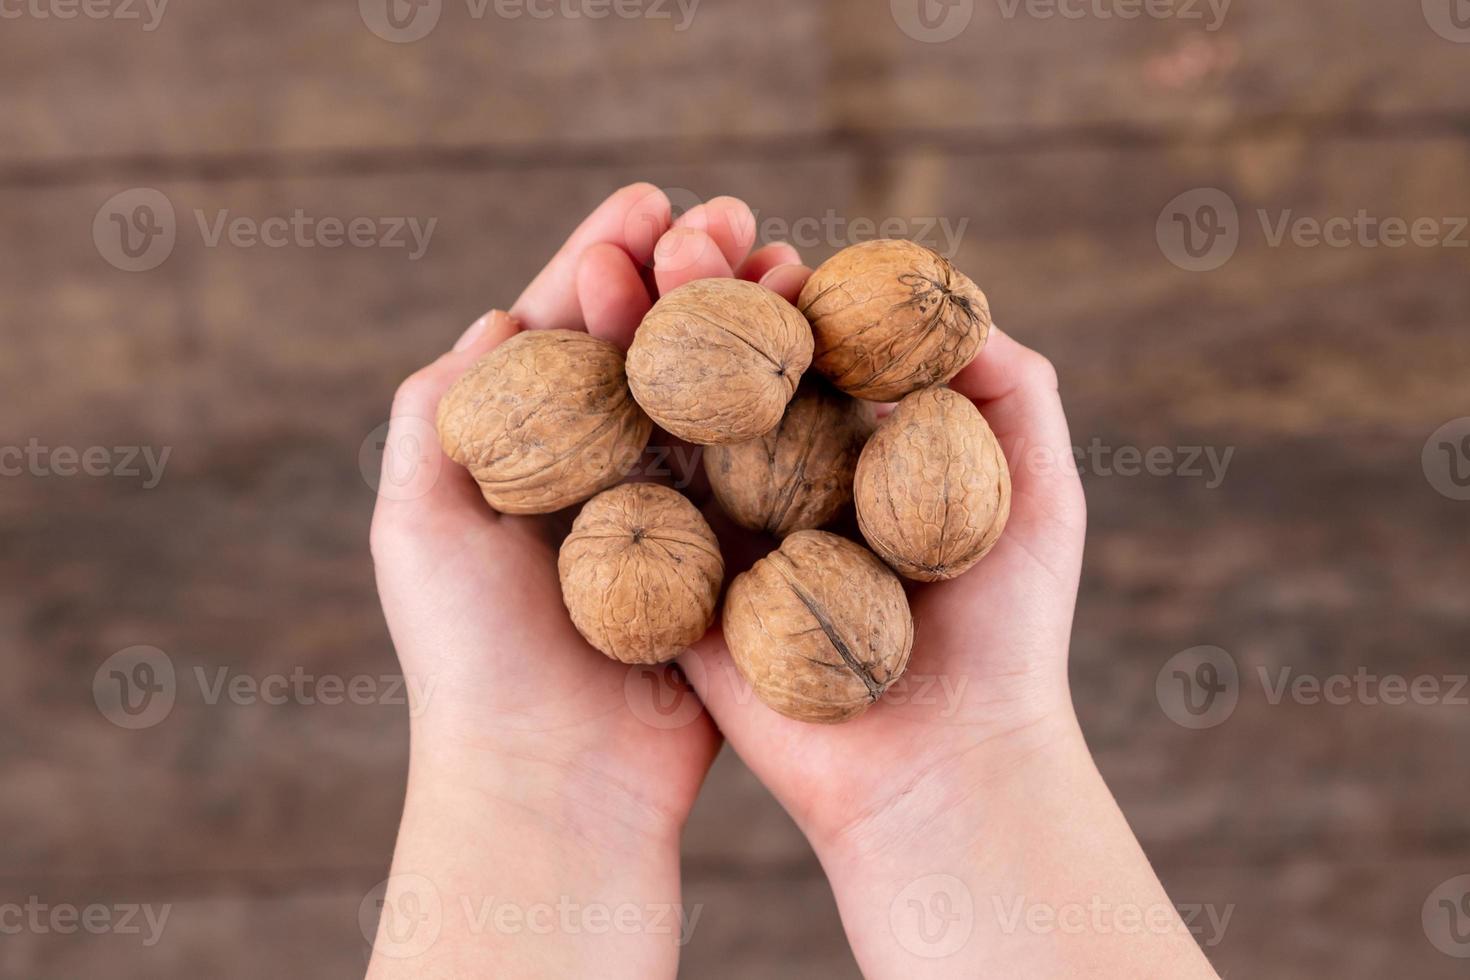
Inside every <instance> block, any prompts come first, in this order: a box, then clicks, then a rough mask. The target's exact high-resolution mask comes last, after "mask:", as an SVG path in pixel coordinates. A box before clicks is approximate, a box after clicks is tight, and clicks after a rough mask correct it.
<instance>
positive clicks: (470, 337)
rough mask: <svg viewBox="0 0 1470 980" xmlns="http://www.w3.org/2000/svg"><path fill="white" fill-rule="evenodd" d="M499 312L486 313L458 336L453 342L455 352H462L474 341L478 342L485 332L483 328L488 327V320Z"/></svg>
mask: <svg viewBox="0 0 1470 980" xmlns="http://www.w3.org/2000/svg"><path fill="white" fill-rule="evenodd" d="M499 312H500V311H499V310H496V311H494V312H491V313H486V314H485V315H484V316H482V317H480V319H478V320H476V321H475V322H474V323H472V324H470V328H469V329H468V330H466V331H465V332H464V333H462V334H460V335H459V339H458V340H456V341H455V342H454V350H455V352H456V353H457V352H459V351H462V350H464V349H465V348H467V347H469V346H470V345H471V344H473V343H474V342H475V341H477V340H479V339H480V335H481V334H483V333H484V332H485V328H486V327H488V326H489V325H490V318H491V317H492V316H494V315H495V314H496V313H499Z"/></svg>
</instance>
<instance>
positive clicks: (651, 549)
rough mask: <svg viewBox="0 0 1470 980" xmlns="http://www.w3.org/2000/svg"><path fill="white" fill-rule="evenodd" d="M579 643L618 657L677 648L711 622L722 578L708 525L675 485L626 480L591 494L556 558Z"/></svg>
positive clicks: (653, 656)
mask: <svg viewBox="0 0 1470 980" xmlns="http://www.w3.org/2000/svg"><path fill="white" fill-rule="evenodd" d="M557 569H558V571H559V572H560V573H561V594H562V598H563V600H564V601H565V602H566V606H567V611H568V612H570V613H571V615H572V623H573V624H574V625H575V626H576V627H577V631H578V632H580V633H581V634H582V635H583V636H584V637H586V639H587V642H588V643H591V644H592V645H593V646H595V647H596V648H597V649H599V650H601V651H602V652H603V653H605V654H607V655H608V656H609V657H611V658H613V659H614V660H620V661H622V662H623V663H625V664H656V663H662V662H664V661H665V660H671V659H673V658H674V657H676V656H678V655H679V654H680V653H681V652H682V651H683V650H684V649H685V648H686V647H687V646H689V644H691V643H693V642H694V641H696V640H698V639H699V638H700V637H701V636H703V635H704V633H705V631H706V630H708V629H709V627H710V624H711V623H712V622H714V618H715V603H716V600H717V599H718V598H719V594H720V584H721V583H722V582H723V581H724V578H725V562H724V559H723V558H721V557H720V545H719V542H718V541H716V540H715V535H714V532H713V531H711V530H710V527H709V525H708V524H707V523H705V520H704V518H703V517H702V516H701V515H700V513H699V511H698V510H696V509H695V507H694V505H693V504H691V503H690V502H689V501H688V500H686V499H685V498H684V496H683V495H682V494H680V493H679V492H678V491H676V490H670V489H669V488H668V487H664V486H659V485H657V484H653V483H625V484H623V485H622V486H618V487H614V488H613V489H611V490H605V491H603V492H602V493H600V494H598V495H597V496H596V497H593V498H592V499H591V500H589V501H588V502H587V505H586V506H585V507H583V508H582V513H581V514H579V515H577V520H576V521H575V522H574V523H573V524H572V533H571V534H570V535H568V537H567V539H566V541H565V542H563V543H562V546H561V554H560V555H559V557H558V558H557Z"/></svg>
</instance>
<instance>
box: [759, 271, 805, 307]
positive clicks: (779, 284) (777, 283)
mask: <svg viewBox="0 0 1470 980" xmlns="http://www.w3.org/2000/svg"><path fill="white" fill-rule="evenodd" d="M811 277H812V270H810V269H808V268H807V267H806V266H804V265H778V266H777V267H776V268H774V269H772V270H771V271H770V272H767V273H766V274H765V275H764V276H761V278H760V280H759V281H760V284H761V285H762V286H765V287H766V288H767V289H769V290H770V291H771V292H773V293H775V294H776V295H777V296H780V297H781V298H782V299H784V300H785V301H786V302H788V303H790V304H791V305H793V306H795V305H796V298H797V297H798V296H800V295H801V287H803V286H805V285H806V281H807V280H808V279H810V278H811Z"/></svg>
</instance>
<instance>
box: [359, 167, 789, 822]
mask: <svg viewBox="0 0 1470 980" xmlns="http://www.w3.org/2000/svg"><path fill="white" fill-rule="evenodd" d="M754 238H755V222H754V218H753V216H752V214H751V212H750V209H749V208H748V207H746V206H745V205H744V204H742V203H741V202H739V201H735V200H733V199H730V198H716V199H714V200H712V201H710V202H709V203H707V204H705V205H703V206H701V207H698V208H695V209H693V210H691V211H689V212H688V213H686V214H684V215H683V216H681V217H680V218H679V219H678V220H677V221H674V220H672V218H671V214H670V205H669V201H668V199H667V197H666V196H665V195H664V194H663V192H662V191H660V190H658V189H657V188H655V187H653V186H652V185H649V184H635V185H632V186H630V187H625V188H623V189H622V190H620V191H618V192H617V193H615V194H613V195H612V196H611V197H609V198H608V199H607V200H606V201H605V202H603V204H601V205H600V206H599V207H598V208H597V209H596V210H595V211H594V212H593V213H592V215H591V216H590V217H588V218H587V219H586V221H585V222H583V224H582V225H581V226H580V227H579V228H578V229H577V230H576V231H575V232H574V233H573V234H572V236H571V237H570V238H569V240H568V241H567V242H566V244H565V245H564V246H563V247H562V248H561V250H560V251H559V252H558V253H557V254H556V255H555V256H554V257H553V258H552V260H551V261H550V263H549V264H548V265H547V266H546V268H545V269H544V270H543V271H542V272H541V273H540V274H539V275H537V276H536V278H535V279H534V280H533V282H532V283H531V285H530V286H529V287H528V288H527V289H526V290H525V292H524V293H523V294H522V295H521V297H520V298H519V299H518V300H517V301H516V303H515V304H514V306H512V308H511V310H510V311H509V313H504V312H499V311H497V312H494V313H491V314H487V315H486V316H485V317H483V318H482V319H481V320H479V321H478V322H476V323H475V324H474V325H473V326H472V327H471V328H470V329H469V330H468V331H467V332H466V333H465V334H464V336H463V337H461V338H460V340H459V342H458V343H457V344H456V345H455V347H454V349H453V350H452V351H450V352H449V353H446V354H445V355H443V356H442V357H440V358H439V359H438V360H436V361H434V362H433V363H432V364H430V365H428V366H427V367H425V368H423V369H422V370H420V371H418V372H417V373H415V374H414V375H413V376H411V377H410V378H409V379H408V380H407V381H405V382H404V383H403V385H402V386H401V387H400V389H399V391H398V393H397V396H396V398H395V399H394V403H393V410H392V422H391V423H390V429H389V435H388V438H387V443H386V451H385V457H384V463H383V468H384V486H385V487H388V488H389V489H390V490H391V492H380V495H379V499H378V504H377V508H376V511H375V513H374V517H373V526H372V550H373V556H374V561H375V564H376V570H377V578H378V587H379V592H380V596H381V599H382V603H383V609H384V613H385V616H386V618H387V621H388V626H389V630H390V632H391V634H392V637H393V641H394V644H395V646H396V648H397V651H398V656H399V659H400V662H401V664H402V667H403V670H404V672H405V675H406V676H407V677H408V678H409V679H410V680H411V682H412V683H411V684H410V685H409V687H410V689H411V690H413V691H416V692H423V694H424V695H425V696H421V697H420V698H419V702H420V703H416V704H414V705H413V706H412V715H413V719H414V720H413V745H414V750H413V767H414V769H415V771H416V772H417V773H418V774H420V775H423V774H425V773H440V774H442V775H443V776H444V777H445V778H447V779H461V780H465V779H472V780H475V779H486V780H487V783H488V785H489V786H490V787H491V792H494V793H498V794H504V795H509V796H512V797H514V799H515V801H516V802H518V803H520V804H523V805H525V806H527V807H531V808H542V809H551V808H554V809H555V810H556V818H557V819H559V820H562V821H565V822H567V823H569V824H572V825H573V826H574V828H575V829H576V831H577V832H578V833H582V834H591V835H597V834H603V833H605V832H606V831H607V830H608V828H609V825H612V826H614V827H616V826H618V825H622V826H623V828H624V829H627V830H632V831H634V832H636V833H643V832H650V833H653V834H656V835H667V834H668V833H674V834H675V835H676V834H677V830H678V828H679V827H681V826H682V824H683V821H684V819H685V817H686V816H687V814H688V812H689V808H690V806H691V805H692V804H693V801H694V797H695V794H696V792H697V791H698V788H699V785H700V783H701V781H702V780H703V778H704V775H705V772H706V771H707V769H708V768H709V765H710V763H711V762H712V761H713V758H714V755H715V753H716V752H717V751H718V748H719V744H720V738H719V734H718V732H717V730H716V729H715V726H714V725H713V723H712V722H711V720H710V719H709V716H708V715H707V714H705V713H704V712H703V711H702V710H701V711H699V712H698V715H697V716H696V717H694V718H693V719H692V720H688V721H687V723H684V721H683V720H681V723H679V724H676V725H673V724H667V723H665V721H664V720H663V718H662V717H661V716H660V711H661V710H664V709H665V708H666V705H667V703H668V702H669V701H671V700H676V699H677V698H678V697H679V693H678V686H679V685H680V684H681V683H682V682H681V681H680V680H679V679H678V677H677V672H676V671H673V670H672V668H669V667H665V668H634V667H627V666H624V665H622V664H619V663H616V662H614V661H612V660H609V659H608V658H607V657H605V656H603V655H602V654H601V653H599V652H598V651H596V650H595V649H593V648H592V647H591V646H589V645H588V644H587V643H586V642H585V641H584V640H583V639H582V637H581V636H579V635H578V633H577V632H576V630H575V629H574V628H573V626H572V624H571V622H570V620H569V619H568V617H567V614H566V610H565V608H564V607H563V604H562V597H561V591H560V586H559V583H558V579H557V571H556V553H557V548H558V547H559V544H560V541H561V538H562V537H563V536H564V534H565V531H566V528H567V526H568V519H569V516H570V513H571V512H570V511H569V512H567V513H562V514H556V515H550V516H548V517H545V518H528V517H513V516H504V515H500V514H497V513H495V512H494V511H493V510H491V508H490V507H489V506H488V505H487V504H486V503H485V501H484V500H483V499H482V498H481V496H480V493H479V491H478V489H477V488H476V486H475V483H474V481H473V480H472V479H471V478H470V476H469V475H468V473H466V472H465V471H464V470H463V469H462V468H460V467H459V466H456V465H454V464H453V463H452V462H451V461H450V460H448V459H447V458H446V457H445V456H444V454H443V453H442V451H441V449H440V447H439V443H438V440H437V438H436V437H435V433H434V428H433V420H434V418H435V414H436V410H437V406H438V403H439V400H440V399H441V398H442V397H443V395H444V393H445V391H446V390H447V389H448V388H449V386H450V385H451V384H453V382H454V381H455V380H456V379H457V378H458V377H459V376H460V375H461V374H463V373H464V372H465V371H466V370H467V369H468V368H469V367H470V366H471V365H472V364H473V363H475V361H476V360H477V359H479V358H480V357H481V356H483V355H484V354H485V353H487V352H488V351H490V350H492V349H493V348H494V347H495V346H496V345H497V344H500V343H502V342H504V341H505V340H507V339H508V338H509V337H511V336H513V335H514V334H515V333H516V332H517V331H518V330H521V329H527V330H538V329H551V328H562V329H573V330H587V331H588V332H590V333H592V334H593V335H596V336H600V337H603V338H605V339H608V340H611V341H612V342H614V343H617V344H619V345H620V346H622V347H624V348H626V347H627V345H628V344H629V343H630V342H631V340H632V336H633V332H634V330H635V329H636V327H637V325H638V323H639V321H640V320H641V319H642V317H643V315H644V314H645V313H646V312H647V311H648V309H649V307H650V306H651V304H652V301H653V296H652V295H651V293H662V292H667V291H668V290H670V289H673V288H675V287H677V286H678V285H680V284H682V283H684V282H687V281H689V280H690V279H696V278H704V277H707V276H730V275H734V274H736V272H737V271H738V273H739V274H740V275H742V276H744V277H747V278H756V279H758V278H760V276H762V275H764V274H765V273H766V272H767V271H769V269H771V268H772V267H775V266H779V265H784V264H789V263H790V262H792V261H795V253H794V252H793V251H792V250H791V249H790V248H789V246H771V247H768V248H765V249H761V250H759V251H756V252H755V253H754V254H750V250H751V246H752V244H753V241H754ZM656 458H662V459H666V458H667V457H666V456H661V455H658V456H656V455H655V454H653V453H650V454H648V456H647V457H646V458H645V462H647V461H648V460H650V459H656ZM679 458H681V459H687V458H688V457H684V456H681V457H679ZM646 468H650V469H651V468H653V467H651V466H650V467H646ZM405 472H406V473H409V474H411V476H410V478H409V479H406V480H405V478H404V477H403V474H404V473H405ZM390 473H392V474H394V479H393V481H392V483H391V485H390V484H389V481H388V475H389V474H390ZM635 477H636V474H635ZM690 700H692V699H690Z"/></svg>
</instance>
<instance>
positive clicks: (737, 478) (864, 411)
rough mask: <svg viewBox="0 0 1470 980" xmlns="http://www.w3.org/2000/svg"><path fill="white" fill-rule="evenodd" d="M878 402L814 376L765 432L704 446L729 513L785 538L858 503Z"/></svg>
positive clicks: (712, 477)
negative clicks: (858, 474)
mask: <svg viewBox="0 0 1470 980" xmlns="http://www.w3.org/2000/svg"><path fill="white" fill-rule="evenodd" d="M873 424H874V420H873V411H872V406H871V405H869V404H868V403H867V402H862V401H858V400H857V399H855V398H849V397H848V396H847V395H844V394H843V393H842V392H840V391H837V390H836V389H834V388H832V386H831V385H829V384H827V383H826V382H825V381H823V380H822V379H821V378H815V377H810V376H809V377H807V378H806V379H804V380H803V381H802V383H801V387H800V388H798V389H797V391H796V397H795V398H793V399H792V400H791V405H790V406H789V407H788V408H787V409H786V414H785V415H784V416H783V417H782V418H781V424H780V425H778V426H776V428H774V429H772V430H771V431H770V432H767V433H766V434H765V435H763V436H761V437H760V438H758V439H752V440H751V441H750V442H740V443H736V444H735V445H733V446H710V447H709V448H708V449H706V450H705V451H704V471H705V474H706V475H707V476H708V477H709V482H710V488H711V489H713V490H714V492H715V497H716V498H717V499H718V500H719V502H720V506H721V507H723V508H724V510H725V513H727V514H729V515H730V517H731V518H732V519H733V520H734V521H735V522H736V523H737V524H740V525H741V526H743V527H748V528H750V529H751V530H755V531H768V532H770V533H771V534H774V535H776V536H778V537H783V538H784V537H785V536H786V535H788V534H790V533H791V532H793V531H802V530H807V529H809V528H817V527H821V526H822V525H823V524H826V523H827V522H828V521H830V520H832V518H834V517H836V516H837V514H838V512H840V511H841V510H842V508H843V507H845V506H847V505H848V504H850V503H852V480H853V473H854V471H855V470H856V469H857V461H858V454H859V453H861V452H862V450H863V443H864V442H866V441H867V438H868V436H869V435H870V434H872V431H873Z"/></svg>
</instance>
